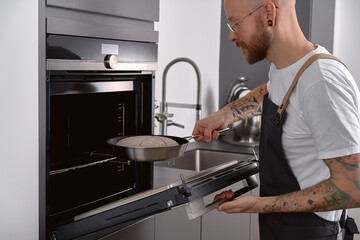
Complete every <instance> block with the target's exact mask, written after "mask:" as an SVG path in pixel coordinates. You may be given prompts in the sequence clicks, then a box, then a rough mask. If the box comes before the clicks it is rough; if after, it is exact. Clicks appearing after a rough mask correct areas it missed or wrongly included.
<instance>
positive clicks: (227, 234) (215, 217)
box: [201, 182, 251, 240]
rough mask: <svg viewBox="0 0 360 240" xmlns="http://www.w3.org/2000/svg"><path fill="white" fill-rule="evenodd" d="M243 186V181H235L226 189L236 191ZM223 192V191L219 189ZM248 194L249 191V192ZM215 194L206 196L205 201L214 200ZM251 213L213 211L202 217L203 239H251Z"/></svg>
mask: <svg viewBox="0 0 360 240" xmlns="http://www.w3.org/2000/svg"><path fill="white" fill-rule="evenodd" d="M242 187H243V183H242V182H238V183H235V184H233V185H231V186H229V187H228V188H226V189H223V190H228V189H232V190H233V191H236V190H237V189H240V188H242ZM219 192H221V191H219ZM247 194H248V193H247ZM214 196H215V194H212V195H209V196H207V197H206V198H205V203H207V202H208V201H212V199H213V197H214ZM250 220H251V218H250V214H248V213H241V214H227V213H224V212H218V211H217V210H214V211H211V212H209V213H207V214H205V215H204V216H203V217H202V229H201V232H202V237H201V240H218V239H226V240H235V239H236V240H239V239H241V240H246V239H250Z"/></svg>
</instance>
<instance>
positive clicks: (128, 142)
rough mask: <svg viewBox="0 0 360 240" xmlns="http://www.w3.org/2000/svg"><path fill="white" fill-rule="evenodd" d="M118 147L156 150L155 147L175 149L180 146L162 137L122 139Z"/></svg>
mask: <svg viewBox="0 0 360 240" xmlns="http://www.w3.org/2000/svg"><path fill="white" fill-rule="evenodd" d="M116 145H119V146H122V147H140V148H155V147H173V146H178V145H179V144H178V143H177V142H176V141H174V140H173V139H171V138H168V137H162V136H133V137H127V138H124V139H121V140H120V141H118V142H117V143H116Z"/></svg>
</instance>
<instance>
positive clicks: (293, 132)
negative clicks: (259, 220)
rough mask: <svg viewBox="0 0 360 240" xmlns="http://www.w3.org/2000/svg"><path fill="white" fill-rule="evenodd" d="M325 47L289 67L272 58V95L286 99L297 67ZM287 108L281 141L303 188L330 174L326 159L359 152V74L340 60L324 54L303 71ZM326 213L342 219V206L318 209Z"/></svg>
mask: <svg viewBox="0 0 360 240" xmlns="http://www.w3.org/2000/svg"><path fill="white" fill-rule="evenodd" d="M317 53H328V51H327V50H326V49H325V48H323V47H321V46H317V48H316V49H315V50H314V51H312V52H310V53H308V54H307V55H306V56H305V57H303V58H302V59H300V60H299V61H298V62H296V63H294V64H292V65H290V66H289V67H286V68H284V69H280V70H278V69H276V67H275V65H274V64H272V65H271V67H270V71H269V82H268V84H267V89H268V91H269V98H270V100H271V101H272V102H274V103H275V104H277V105H278V106H279V105H280V104H281V102H282V100H283V98H284V96H285V94H286V92H287V90H288V89H289V87H290V85H291V83H292V81H293V80H294V78H295V75H296V73H297V72H298V70H299V69H300V68H301V66H302V65H303V64H304V63H305V61H306V60H307V59H308V58H310V57H311V56H313V55H314V54H317ZM289 100H290V103H289V105H288V107H287V109H286V113H287V116H286V120H285V123H284V126H283V135H282V143H283V149H284V152H285V156H286V158H287V160H288V163H289V166H290V167H291V169H292V170H293V172H294V174H295V177H296V178H297V180H298V182H299V184H300V188H301V189H304V188H307V187H310V186H313V185H315V184H317V183H319V182H321V181H323V180H325V179H327V178H329V176H330V172H329V168H328V167H327V166H326V165H325V163H324V162H323V159H328V158H336V157H341V156H346V155H350V154H356V153H360V109H359V108H360V94H359V89H358V87H357V85H356V82H355V80H354V78H353V77H352V76H351V74H350V73H349V71H348V70H347V68H346V67H345V66H344V65H343V64H341V63H340V62H338V61H335V60H330V59H319V60H317V61H315V62H314V63H313V64H312V65H311V66H309V68H308V69H307V70H306V71H305V72H304V73H303V74H302V76H301V77H300V79H299V81H298V83H297V85H296V87H295V89H294V91H293V93H292V94H291V96H290V99H289ZM317 214H318V215H319V216H321V217H323V218H324V219H327V220H330V221H335V220H339V219H340V215H341V210H338V211H329V212H319V213H317Z"/></svg>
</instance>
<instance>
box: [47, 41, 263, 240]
mask: <svg viewBox="0 0 360 240" xmlns="http://www.w3.org/2000/svg"><path fill="white" fill-rule="evenodd" d="M156 62H157V45H156V44H155V43H146V42H133V41H118V40H106V39H96V38H84V37H70V36H64V35H48V36H47V104H46V108H47V109H46V117H47V121H46V122H47V127H46V129H47V131H46V133H47V136H46V149H47V150H46V154H47V156H46V236H47V238H49V239H52V240H55V239H98V238H101V237H103V236H105V235H108V234H111V233H112V232H115V231H119V230H121V229H123V228H126V227H128V226H130V225H132V224H135V223H137V222H138V221H140V220H142V219H144V218H147V217H149V216H152V215H154V214H157V213H160V212H163V211H168V210H171V209H173V208H175V207H178V206H181V205H186V209H187V212H188V216H189V218H190V219H193V218H196V217H198V216H201V215H202V214H205V213H206V212H207V211H210V210H211V209H215V208H216V206H217V205H218V204H219V203H215V204H205V203H204V202H203V201H202V199H203V197H205V196H207V195H209V194H211V193H214V192H215V191H218V190H221V189H223V188H225V187H227V186H229V185H231V184H233V183H236V182H239V181H242V182H243V187H242V188H241V189H239V190H237V191H236V195H237V196H238V195H241V194H243V193H246V192H248V191H250V190H251V189H253V188H255V187H257V181H256V178H255V174H256V173H257V172H258V165H257V162H256V159H255V158H254V157H252V155H251V154H252V153H251V152H249V154H248V155H244V156H243V157H242V159H231V161H223V160H224V159H218V160H217V161H216V160H212V161H211V162H210V161H209V162H208V163H205V162H204V160H206V159H202V160H200V159H199V157H198V158H196V160H195V161H196V163H195V166H196V167H195V168H194V169H192V168H190V171H187V174H185V172H184V171H170V170H171V168H173V170H174V169H176V168H182V167H183V166H184V165H187V163H186V161H188V160H186V159H184V158H181V159H179V160H176V162H173V161H170V162H162V164H159V165H158V164H156V165H155V166H154V164H153V163H149V162H133V161H129V160H128V159H126V158H125V157H124V156H121V155H118V154H116V153H115V151H114V149H113V148H112V147H111V145H109V144H107V140H108V139H110V138H113V137H116V136H123V135H147V134H152V133H153V130H152V129H153V124H154V110H153V109H154V74H155V70H156V66H157V64H156ZM219 158H221V157H219ZM191 161H192V160H191ZM216 162H218V163H216ZM191 164H192V163H190V165H191ZM191 169H192V170H191ZM154 179H155V180H156V182H157V184H154V182H155V181H154Z"/></svg>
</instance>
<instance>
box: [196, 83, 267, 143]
mask: <svg viewBox="0 0 360 240" xmlns="http://www.w3.org/2000/svg"><path fill="white" fill-rule="evenodd" d="M267 92H268V91H267V87H266V84H263V85H260V86H259V87H257V88H255V89H253V90H252V91H251V92H249V93H248V94H247V95H246V96H244V97H242V98H240V99H237V100H235V101H233V102H231V103H229V104H228V105H226V106H225V107H223V108H222V109H220V110H219V111H217V112H215V113H214V114H212V115H210V116H209V117H207V118H204V119H201V120H199V121H197V123H196V124H195V127H194V130H193V133H192V134H193V135H197V134H200V133H204V137H198V138H196V141H199V142H201V141H206V142H210V141H211V140H212V139H216V138H217V137H218V136H219V134H218V133H216V132H214V130H216V129H223V128H226V127H227V126H228V125H229V124H231V123H233V122H236V121H239V120H241V119H246V118H249V117H253V116H256V115H260V114H261V113H262V102H263V97H264V95H265V94H267Z"/></svg>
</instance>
